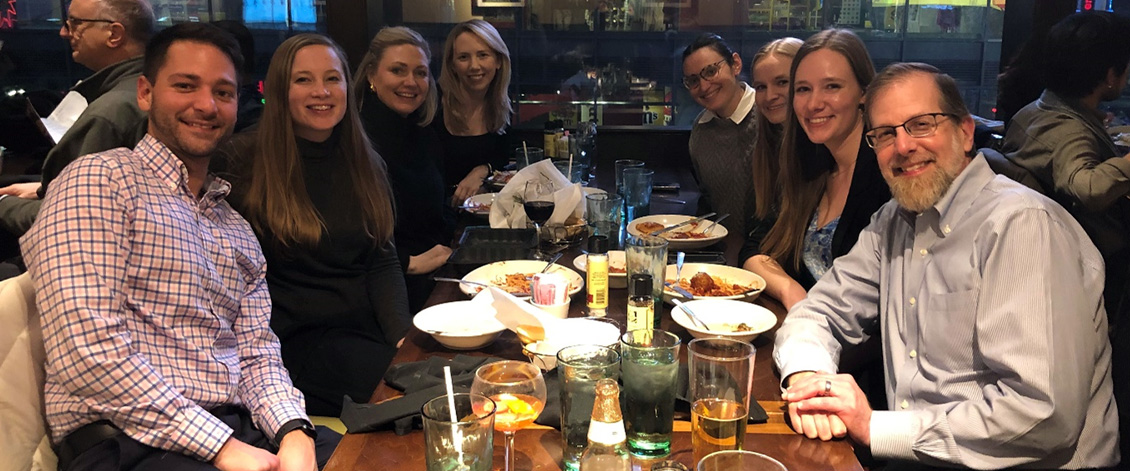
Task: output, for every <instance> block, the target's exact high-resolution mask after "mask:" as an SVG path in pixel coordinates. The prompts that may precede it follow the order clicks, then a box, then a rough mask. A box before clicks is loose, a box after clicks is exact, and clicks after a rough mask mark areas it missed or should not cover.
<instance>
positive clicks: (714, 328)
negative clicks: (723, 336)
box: [707, 322, 753, 332]
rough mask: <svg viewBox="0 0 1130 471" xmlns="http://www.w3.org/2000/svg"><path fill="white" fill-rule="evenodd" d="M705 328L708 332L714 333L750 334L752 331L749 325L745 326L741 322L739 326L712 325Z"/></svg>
mask: <svg viewBox="0 0 1130 471" xmlns="http://www.w3.org/2000/svg"><path fill="white" fill-rule="evenodd" d="M707 328H708V330H711V331H714V332H750V331H752V330H753V327H750V325H749V324H746V323H745V322H742V323H741V324H737V325H734V324H714V325H708V326H707Z"/></svg>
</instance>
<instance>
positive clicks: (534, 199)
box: [522, 178, 554, 258]
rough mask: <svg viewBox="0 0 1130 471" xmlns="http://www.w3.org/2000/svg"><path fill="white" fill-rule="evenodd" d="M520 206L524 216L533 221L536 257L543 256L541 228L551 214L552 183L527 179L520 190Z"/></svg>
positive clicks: (552, 206)
mask: <svg viewBox="0 0 1130 471" xmlns="http://www.w3.org/2000/svg"><path fill="white" fill-rule="evenodd" d="M522 208H523V209H525V210H526V218H528V219H529V220H530V221H531V222H533V223H534V231H535V232H537V235H538V258H544V254H542V252H541V239H542V234H541V228H542V226H543V225H545V223H546V221H548V220H549V217H550V216H552V215H553V209H554V204H553V183H552V182H550V181H548V180H544V179H540V178H539V179H534V180H530V181H527V182H526V187H525V188H524V189H523V190H522Z"/></svg>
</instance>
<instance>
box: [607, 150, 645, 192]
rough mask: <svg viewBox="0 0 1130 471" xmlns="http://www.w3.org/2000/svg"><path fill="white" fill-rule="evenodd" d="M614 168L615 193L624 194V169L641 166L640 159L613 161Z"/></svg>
mask: <svg viewBox="0 0 1130 471" xmlns="http://www.w3.org/2000/svg"><path fill="white" fill-rule="evenodd" d="M613 167H614V168H615V170H616V194H618V195H620V196H624V170H625V169H629V168H636V167H643V161H642V160H632V159H620V160H617V161H616V162H614V163H613Z"/></svg>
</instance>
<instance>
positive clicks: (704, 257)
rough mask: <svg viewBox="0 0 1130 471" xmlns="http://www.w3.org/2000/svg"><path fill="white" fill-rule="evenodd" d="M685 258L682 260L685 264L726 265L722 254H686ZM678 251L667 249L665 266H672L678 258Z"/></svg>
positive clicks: (707, 252)
mask: <svg viewBox="0 0 1130 471" xmlns="http://www.w3.org/2000/svg"><path fill="white" fill-rule="evenodd" d="M686 254H687V256H686V258H685V259H684V260H683V261H684V262H686V263H715V264H718V265H725V264H726V256H725V254H723V253H722V252H710V251H701V252H686ZM677 255H678V251H677V250H671V249H667V264H668V265H674V264H675V259H676V258H678V257H677Z"/></svg>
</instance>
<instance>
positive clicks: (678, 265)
mask: <svg viewBox="0 0 1130 471" xmlns="http://www.w3.org/2000/svg"><path fill="white" fill-rule="evenodd" d="M686 259H687V253H686V252H679V253H678V254H676V255H675V283H678V282H679V275H681V274H683V260H686Z"/></svg>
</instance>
